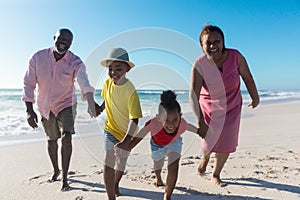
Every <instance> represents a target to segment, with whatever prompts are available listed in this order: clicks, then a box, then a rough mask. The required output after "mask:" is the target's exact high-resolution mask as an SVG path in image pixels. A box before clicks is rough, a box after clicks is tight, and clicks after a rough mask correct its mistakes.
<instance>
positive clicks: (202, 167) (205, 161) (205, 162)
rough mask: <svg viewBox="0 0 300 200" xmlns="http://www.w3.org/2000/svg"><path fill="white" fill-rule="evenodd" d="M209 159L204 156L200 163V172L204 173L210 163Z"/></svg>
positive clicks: (200, 173)
mask: <svg viewBox="0 0 300 200" xmlns="http://www.w3.org/2000/svg"><path fill="white" fill-rule="evenodd" d="M208 162H209V159H205V158H202V159H201V161H200V163H199V165H198V174H199V175H202V174H204V173H205V171H206V167H207V165H208Z"/></svg>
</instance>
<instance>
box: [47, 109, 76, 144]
mask: <svg viewBox="0 0 300 200" xmlns="http://www.w3.org/2000/svg"><path fill="white" fill-rule="evenodd" d="M75 116H76V104H75V105H73V106H70V107H67V108H64V109H63V110H62V111H60V112H59V113H58V115H57V116H56V117H55V116H54V114H53V113H52V112H50V116H49V119H48V120H47V119H46V118H44V117H42V124H43V127H44V130H45V133H46V136H47V139H48V140H57V139H59V138H61V136H62V134H63V133H64V132H70V133H72V134H74V133H75V131H74V121H75Z"/></svg>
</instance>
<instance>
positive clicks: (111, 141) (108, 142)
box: [104, 131, 120, 151]
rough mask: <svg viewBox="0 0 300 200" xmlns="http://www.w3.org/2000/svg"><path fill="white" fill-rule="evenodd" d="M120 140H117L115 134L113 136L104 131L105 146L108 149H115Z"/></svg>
mask: <svg viewBox="0 0 300 200" xmlns="http://www.w3.org/2000/svg"><path fill="white" fill-rule="evenodd" d="M118 142H120V141H119V140H117V138H115V136H113V135H112V134H111V133H109V132H107V131H104V148H105V150H106V151H108V150H113V149H114V146H115V144H117V143H118Z"/></svg>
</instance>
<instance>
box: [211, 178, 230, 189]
mask: <svg viewBox="0 0 300 200" xmlns="http://www.w3.org/2000/svg"><path fill="white" fill-rule="evenodd" d="M211 181H212V182H213V183H214V184H215V185H216V186H219V187H224V186H226V183H224V182H223V181H221V179H220V177H218V176H213V177H212V178H211Z"/></svg>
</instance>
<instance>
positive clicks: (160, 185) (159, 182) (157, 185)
mask: <svg viewBox="0 0 300 200" xmlns="http://www.w3.org/2000/svg"><path fill="white" fill-rule="evenodd" d="M154 185H155V186H156V187H163V186H165V184H164V183H163V182H162V181H156V182H155V183H154Z"/></svg>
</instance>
